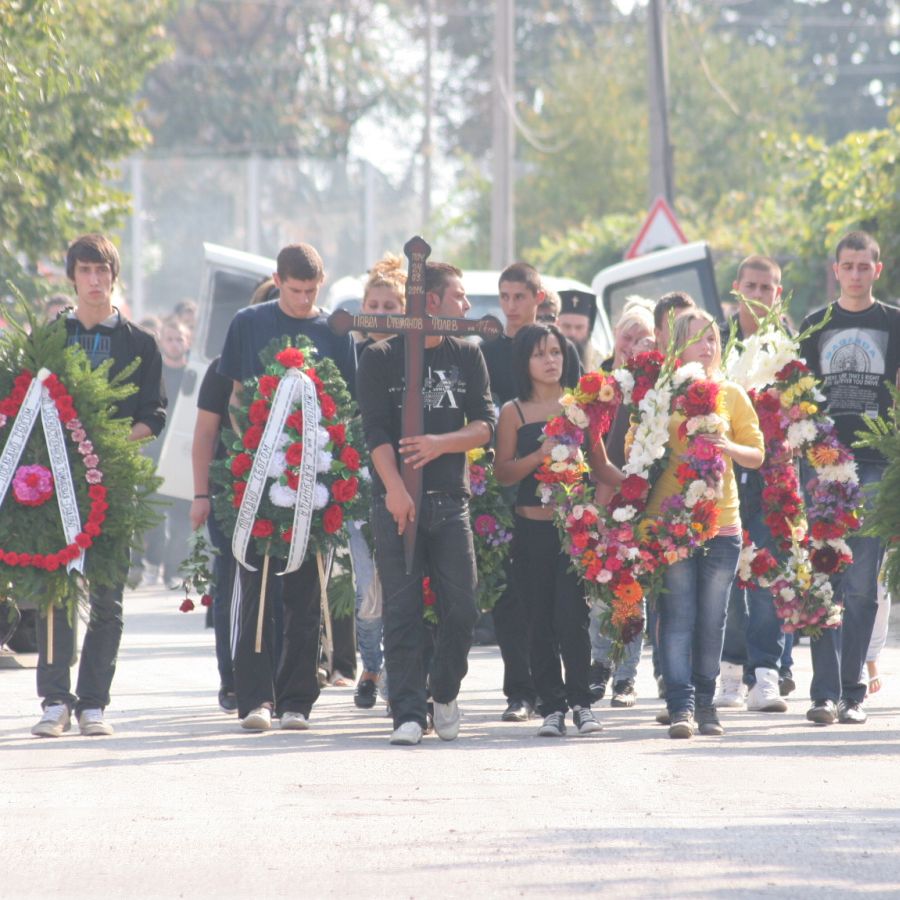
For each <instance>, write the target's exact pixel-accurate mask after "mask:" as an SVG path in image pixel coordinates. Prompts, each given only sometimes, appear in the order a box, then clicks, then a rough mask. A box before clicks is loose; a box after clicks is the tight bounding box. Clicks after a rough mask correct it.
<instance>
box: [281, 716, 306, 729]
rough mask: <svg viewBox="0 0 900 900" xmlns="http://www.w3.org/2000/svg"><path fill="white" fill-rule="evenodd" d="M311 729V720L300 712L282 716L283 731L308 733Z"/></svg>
mask: <svg viewBox="0 0 900 900" xmlns="http://www.w3.org/2000/svg"><path fill="white" fill-rule="evenodd" d="M308 728H309V719H307V718H306V716H304V715H303V713H300V712H286V713H282V714H281V730H282V731H306V730H307V729H308Z"/></svg>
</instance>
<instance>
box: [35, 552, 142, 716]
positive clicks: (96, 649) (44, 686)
mask: <svg viewBox="0 0 900 900" xmlns="http://www.w3.org/2000/svg"><path fill="white" fill-rule="evenodd" d="M127 572H128V565H127V563H123V565H122V567H121V573H120V574H121V580H120V581H119V582H118V583H117V584H116V585H115V586H113V587H106V588H97V589H92V590H91V592H90V620H89V622H88V626H87V631H86V632H85V635H84V643H83V644H82V647H81V658H80V660H79V663H78V683H77V684H76V686H75V693H74V694H73V693H72V691H71V674H70V668H71V665H72V657H73V656H74V655H75V627H74V625H70V624H69V620H68V617H67V616H66V613H65V611H63V610H61V609H55V610H54V611H53V662H52V663H50V662H48V661H47V619H46V617H45V616H38V617H37V641H38V665H37V692H38V696H39V697H41V698H42V700H43V706H45V707H47V706H52V705H53V704H55V703H65V704H66V705H67V706H68V707H69V709H71V710H73V711H74V712H75V714H76V715H78V714H79V713H80V712H81V711H82V710H83V709H105V708H106V707H107V706H109V689H110V686H111V685H112V680H113V676H114V675H115V674H116V660H117V658H118V655H119V644H120V643H121V641H122V626H123V624H124V619H123V616H122V594H123V591H124V588H125V576H126V574H127ZM74 615H77V613H74Z"/></svg>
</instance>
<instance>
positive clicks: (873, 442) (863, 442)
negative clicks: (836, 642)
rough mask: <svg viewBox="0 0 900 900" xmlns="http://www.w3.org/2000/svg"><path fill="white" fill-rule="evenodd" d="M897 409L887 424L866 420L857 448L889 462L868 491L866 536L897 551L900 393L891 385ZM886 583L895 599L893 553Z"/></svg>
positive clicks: (898, 559) (897, 571) (898, 572)
mask: <svg viewBox="0 0 900 900" xmlns="http://www.w3.org/2000/svg"><path fill="white" fill-rule="evenodd" d="M889 387H890V389H891V393H892V394H893V397H894V406H893V408H892V409H891V413H890V416H889V417H888V419H887V420H885V419H882V418H878V419H868V418H863V422H864V423H865V425H866V428H867V431H859V432H857V437H858V438H859V440H857V441H856V442H855V443H854V445H853V446H854V447H869V448H871V449H873V450H877V451H878V452H879V453H880V454H881V455H882V456H884V458H885V459H886V460H887V462H888V464H887V468H886V469H885V472H884V475H882V477H881V479H880V480H879V481H878V482H877V483H875V484H872V485H869V486H868V487H867V489H866V494H867V495H868V496H867V499H866V506H867V512H866V517H865V520H864V521H863V534H865V535H868V536H869V537H877V538H880V539H881V540H882V541H884V542H885V544H887V546H888V548H892V547H894V545H895V544H896V542H897V540H898V538H900V502H898V500H900V411H898V404H900V391H898V390H897V389H896V388H895V387H894V386H893V385H889ZM883 574H884V579H885V584H886V585H887V589H888V591H890V592H891V593H892V594H894V596H897V592H898V591H900V553H898V552H897V551H896V549H891V550H890V552H888V553H887V555H886V556H885V561H884V570H883Z"/></svg>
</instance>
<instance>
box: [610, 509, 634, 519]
mask: <svg viewBox="0 0 900 900" xmlns="http://www.w3.org/2000/svg"><path fill="white" fill-rule="evenodd" d="M636 514H637V509H635V507H633V506H620V507H619V508H618V509H614V510H613V514H612V517H613V519H615V520H616V521H617V522H627V521H628V520H629V519H633V518H634V517H635V515H636Z"/></svg>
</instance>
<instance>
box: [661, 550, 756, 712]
mask: <svg viewBox="0 0 900 900" xmlns="http://www.w3.org/2000/svg"><path fill="white" fill-rule="evenodd" d="M740 552H741V539H740V537H738V536H737V535H733V536H729V537H726V536H723V535H720V536H718V537H714V538H713V539H712V540H711V541H709V542H708V543H707V544H705V545H704V546H703V547H701V548H700V549H699V550H697V551H695V552H694V554H693V555H692V556H690V557H688V559H685V560H682V561H681V562H678V563H675V565H673V566H669V567H668V568H667V569H666V573H665V576H664V579H663V592H662V594H661V595H660V597H659V598H658V600H657V603H658V611H659V652H660V661H661V663H662V674H663V678H665V680H666V705H667V706H668V708H669V713H670V714H672V715H674V714H675V713H680V712H685V711H686V712H691V713H693V711H694V709H695V707H697V706H710V705H712V702H713V694H714V693H715V690H716V678H717V677H718V675H719V661H720V660H721V658H722V641H723V639H724V636H725V607H726V605H727V603H728V593H729V591H730V590H731V585H732V582H733V581H734V576H735V573H736V572H737V564H738V557H739V556H740Z"/></svg>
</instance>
